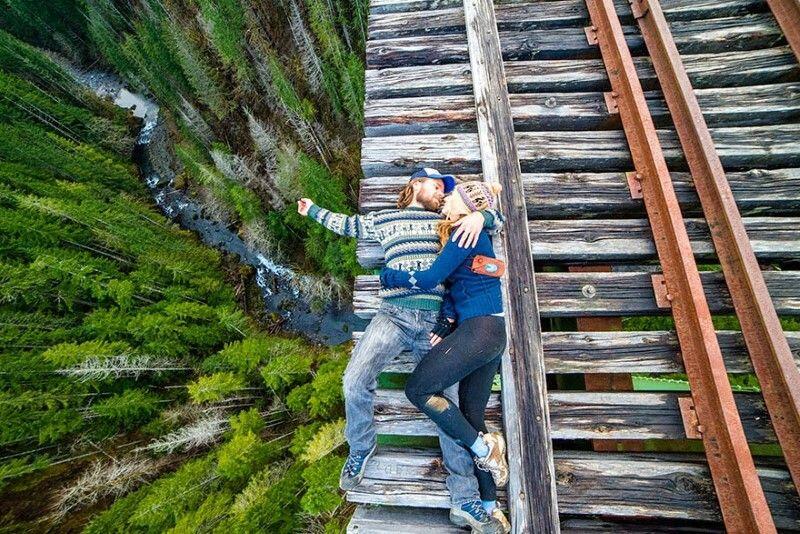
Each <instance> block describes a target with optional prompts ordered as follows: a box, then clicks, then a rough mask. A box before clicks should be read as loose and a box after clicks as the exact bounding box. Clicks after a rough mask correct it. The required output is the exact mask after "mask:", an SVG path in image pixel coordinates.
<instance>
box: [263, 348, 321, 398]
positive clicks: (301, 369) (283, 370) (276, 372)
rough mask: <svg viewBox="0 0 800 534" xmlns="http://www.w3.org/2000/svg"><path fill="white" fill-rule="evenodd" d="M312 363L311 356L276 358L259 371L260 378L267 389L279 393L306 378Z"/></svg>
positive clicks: (288, 355) (292, 355)
mask: <svg viewBox="0 0 800 534" xmlns="http://www.w3.org/2000/svg"><path fill="white" fill-rule="evenodd" d="M312 362H313V360H312V358H311V356H305V355H303V356H301V355H295V354H286V355H281V356H277V357H275V358H273V359H272V360H270V361H269V363H267V365H265V366H264V367H263V368H262V369H261V377H262V378H263V379H264V383H265V384H266V385H267V387H268V388H269V389H271V390H273V391H276V392H281V391H283V390H284V389H286V388H287V387H288V386H291V385H294V384H297V383H298V382H299V381H301V380H303V379H304V378H305V377H307V376H308V375H309V374H310V373H311V364H312Z"/></svg>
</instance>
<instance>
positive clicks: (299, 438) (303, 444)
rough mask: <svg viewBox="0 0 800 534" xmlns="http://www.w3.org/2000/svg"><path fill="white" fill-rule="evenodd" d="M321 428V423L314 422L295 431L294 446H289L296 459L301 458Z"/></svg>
mask: <svg viewBox="0 0 800 534" xmlns="http://www.w3.org/2000/svg"><path fill="white" fill-rule="evenodd" d="M321 426H322V422H321V421H314V422H313V423H309V424H307V425H301V426H298V427H297V428H296V429H295V431H294V436H293V437H292V444H291V445H290V446H289V452H291V453H292V455H294V456H296V457H299V456H301V455H302V454H303V453H304V452H305V450H306V448H307V447H308V444H309V443H310V442H311V440H312V439H313V438H314V436H315V435H316V434H317V432H318V431H319V429H320V427H321Z"/></svg>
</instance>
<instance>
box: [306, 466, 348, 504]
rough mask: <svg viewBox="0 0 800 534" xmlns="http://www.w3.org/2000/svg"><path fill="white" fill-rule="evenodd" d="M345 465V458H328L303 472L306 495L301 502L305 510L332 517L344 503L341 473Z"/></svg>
mask: <svg viewBox="0 0 800 534" xmlns="http://www.w3.org/2000/svg"><path fill="white" fill-rule="evenodd" d="M343 465H344V457H341V456H326V457H325V458H322V459H321V460H319V461H318V462H315V463H313V464H312V465H310V466H308V467H307V468H305V469H304V470H303V480H305V482H306V488H307V490H306V494H305V495H303V498H302V499H301V500H300V505H301V506H302V507H303V510H304V511H305V512H306V513H308V514H310V515H312V516H317V515H323V514H325V515H330V514H332V513H334V512H335V511H336V509H337V508H338V507H339V506H340V505H341V504H342V502H343V501H344V497H343V496H342V495H340V494H339V492H338V488H339V472H340V471H341V470H342V466H343Z"/></svg>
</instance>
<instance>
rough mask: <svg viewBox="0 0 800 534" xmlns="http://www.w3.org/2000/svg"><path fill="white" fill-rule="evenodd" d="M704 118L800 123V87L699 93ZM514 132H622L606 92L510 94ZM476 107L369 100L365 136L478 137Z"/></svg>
mask: <svg viewBox="0 0 800 534" xmlns="http://www.w3.org/2000/svg"><path fill="white" fill-rule="evenodd" d="M645 96H646V97H647V106H648V107H649V109H650V114H651V115H652V116H653V121H654V122H655V124H656V126H658V127H671V126H672V120H671V118H670V114H669V110H668V109H667V106H666V104H665V102H664V99H663V97H662V95H661V93H660V92H656V91H650V92H647V93H645ZM697 97H698V100H699V102H700V105H701V106H702V107H703V116H704V117H705V119H706V122H707V123H708V124H709V125H710V126H755V125H759V124H780V123H785V122H790V121H792V120H793V119H797V118H800V84H799V83H791V82H790V83H785V84H771V85H757V86H750V87H730V88H715V89H698V90H697ZM510 99H511V112H512V117H513V119H514V130H515V131H518V132H519V131H526V130H596V129H618V128H620V122H619V115H618V114H610V113H609V112H608V109H607V107H606V103H605V99H604V98H603V93H600V92H595V93H583V92H578V93H535V94H533V93H527V94H514V95H510ZM476 128H477V125H476V123H475V105H474V102H473V99H472V98H471V97H470V96H468V95H463V96H461V95H455V96H446V95H445V96H431V97H407V98H388V99H379V100H368V101H367V102H366V105H365V109H364V134H365V135H366V136H367V137H380V136H391V135H416V134H430V133H445V132H474V131H476Z"/></svg>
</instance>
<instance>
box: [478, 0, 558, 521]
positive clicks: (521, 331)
mask: <svg viewBox="0 0 800 534" xmlns="http://www.w3.org/2000/svg"><path fill="white" fill-rule="evenodd" d="M464 15H465V21H466V27H467V41H468V44H469V57H470V65H471V67H472V69H471V71H472V84H473V93H474V96H475V109H476V112H477V121H478V139H479V143H480V150H481V165H482V169H483V177H484V180H486V181H489V182H499V183H500V184H502V186H503V190H502V192H501V193H500V202H501V207H502V210H503V213H504V215H505V216H506V226H505V230H504V231H503V233H502V239H500V240H499V241H500V242H499V243H498V242H497V240H495V247H496V251H497V252H498V256H500V257H503V258H505V260H506V262H507V263H508V270H507V272H508V273H511V275H510V276H509V275H508V274H506V276H505V277H504V278H503V301H504V308H505V311H506V328H507V332H508V350H507V353H506V354H505V355H504V357H503V363H502V369H501V372H502V379H503V390H502V400H503V421H504V428H505V433H506V438H507V441H508V459H509V464H510V468H511V477H510V480H509V487H508V503H509V508H510V512H511V518H510V519H511V524H512V525H513V532H515V533H529V532H536V533H537V534H546V533H557V532H559V531H560V530H559V522H558V506H557V502H556V477H555V467H554V464H553V449H552V443H551V441H550V416H549V413H548V405H547V385H546V382H545V368H544V354H543V351H542V336H541V324H540V320H539V305H538V301H537V296H536V283H535V280H534V269H533V258H532V256H531V241H530V234H529V232H528V212H527V209H526V207H525V196H524V190H523V184H522V173H521V171H520V164H519V158H518V156H517V147H516V141H515V139H514V124H513V121H512V118H511V104H510V102H509V98H508V88H507V87H506V78H505V72H504V70H503V58H502V55H501V50H500V38H499V34H498V31H497V22H496V19H495V14H494V6H493V4H492V0H464Z"/></svg>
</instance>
